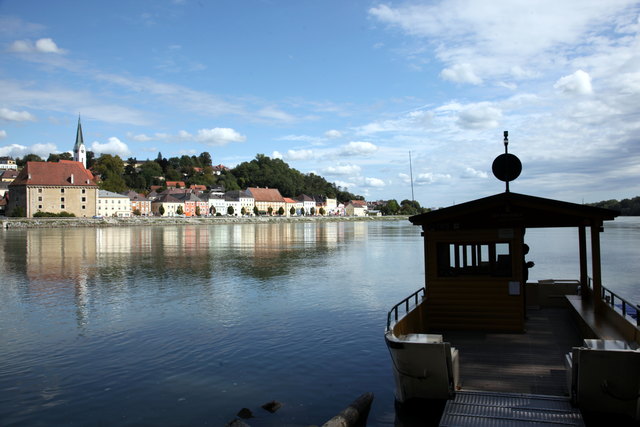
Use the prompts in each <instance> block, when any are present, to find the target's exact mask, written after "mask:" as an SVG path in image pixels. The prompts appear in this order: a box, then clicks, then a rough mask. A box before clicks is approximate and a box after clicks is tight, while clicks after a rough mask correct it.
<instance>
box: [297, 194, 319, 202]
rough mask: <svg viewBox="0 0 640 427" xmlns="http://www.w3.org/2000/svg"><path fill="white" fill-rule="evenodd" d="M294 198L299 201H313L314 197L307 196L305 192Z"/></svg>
mask: <svg viewBox="0 0 640 427" xmlns="http://www.w3.org/2000/svg"><path fill="white" fill-rule="evenodd" d="M296 199H298V200H299V201H301V202H315V199H314V198H313V197H311V196H307V195H306V194H301V195H299V196H298V197H296Z"/></svg>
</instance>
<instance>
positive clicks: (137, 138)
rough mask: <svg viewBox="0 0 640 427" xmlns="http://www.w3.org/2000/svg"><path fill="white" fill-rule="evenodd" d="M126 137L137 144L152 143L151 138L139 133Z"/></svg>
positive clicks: (129, 134)
mask: <svg viewBox="0 0 640 427" xmlns="http://www.w3.org/2000/svg"><path fill="white" fill-rule="evenodd" d="M127 136H128V137H129V138H131V139H133V140H134V141H138V142H148V141H153V138H152V137H150V136H148V135H145V134H144V133H141V134H139V135H133V134H131V133H128V134H127Z"/></svg>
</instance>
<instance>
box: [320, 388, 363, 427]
mask: <svg viewBox="0 0 640 427" xmlns="http://www.w3.org/2000/svg"><path fill="white" fill-rule="evenodd" d="M371 402H373V393H371V392H369V393H365V394H363V395H361V396H360V397H358V398H357V399H356V400H354V401H353V403H352V404H351V405H349V406H348V407H347V408H346V409H344V410H343V411H342V412H340V413H339V414H338V415H336V416H335V417H333V418H331V419H330V420H329V421H327V422H326V423H324V424H323V425H322V427H353V426H366V425H367V417H368V416H369V410H370V409H371Z"/></svg>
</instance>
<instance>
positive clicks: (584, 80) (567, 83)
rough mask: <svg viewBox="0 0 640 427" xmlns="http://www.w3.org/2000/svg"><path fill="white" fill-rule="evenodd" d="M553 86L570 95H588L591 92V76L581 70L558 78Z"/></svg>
mask: <svg viewBox="0 0 640 427" xmlns="http://www.w3.org/2000/svg"><path fill="white" fill-rule="evenodd" d="M553 87H554V89H558V90H560V91H561V92H563V93H567V94H570V95H571V94H575V95H590V94H592V93H593V87H592V86H591V76H590V75H589V74H588V73H587V72H585V71H583V70H578V71H576V72H575V73H573V74H570V75H568V76H564V77H562V78H560V79H559V80H558V81H557V82H556V84H554V85H553Z"/></svg>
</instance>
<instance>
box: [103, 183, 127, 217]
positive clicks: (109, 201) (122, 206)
mask: <svg viewBox="0 0 640 427" xmlns="http://www.w3.org/2000/svg"><path fill="white" fill-rule="evenodd" d="M96 214H97V215H98V216H117V217H130V216H131V202H130V201H129V198H128V197H127V196H124V195H122V194H118V193H113V192H111V191H106V190H100V191H98V201H97V209H96Z"/></svg>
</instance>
